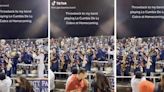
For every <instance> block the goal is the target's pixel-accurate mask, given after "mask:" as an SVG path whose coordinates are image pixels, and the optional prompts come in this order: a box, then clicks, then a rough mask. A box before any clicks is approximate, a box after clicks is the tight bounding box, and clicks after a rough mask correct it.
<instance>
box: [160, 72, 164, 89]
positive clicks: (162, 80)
mask: <svg viewBox="0 0 164 92" xmlns="http://www.w3.org/2000/svg"><path fill="white" fill-rule="evenodd" d="M160 85H161V90H163V91H164V75H162V77H161V83H160Z"/></svg>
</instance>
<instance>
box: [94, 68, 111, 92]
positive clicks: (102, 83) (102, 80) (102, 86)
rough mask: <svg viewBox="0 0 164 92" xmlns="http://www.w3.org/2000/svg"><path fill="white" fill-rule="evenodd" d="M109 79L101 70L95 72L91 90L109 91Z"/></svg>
mask: <svg viewBox="0 0 164 92" xmlns="http://www.w3.org/2000/svg"><path fill="white" fill-rule="evenodd" d="M109 84H110V83H109V80H108V79H107V77H106V76H105V75H104V73H103V72H100V71H99V72H96V75H95V79H94V81H93V82H92V87H93V91H92V92H111V89H110V85H109Z"/></svg>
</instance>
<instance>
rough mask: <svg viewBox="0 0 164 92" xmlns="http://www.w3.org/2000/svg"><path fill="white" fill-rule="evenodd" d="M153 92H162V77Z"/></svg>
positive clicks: (163, 88)
mask: <svg viewBox="0 0 164 92" xmlns="http://www.w3.org/2000/svg"><path fill="white" fill-rule="evenodd" d="M155 92H164V75H162V76H161V82H160V83H159V84H157V86H156V87H155Z"/></svg>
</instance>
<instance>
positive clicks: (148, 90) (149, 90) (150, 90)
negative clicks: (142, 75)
mask: <svg viewBox="0 0 164 92" xmlns="http://www.w3.org/2000/svg"><path fill="white" fill-rule="evenodd" d="M154 89H155V85H154V84H153V83H152V82H150V81H148V80H143V81H141V82H140V83H139V92H154Z"/></svg>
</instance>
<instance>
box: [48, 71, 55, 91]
mask: <svg viewBox="0 0 164 92" xmlns="http://www.w3.org/2000/svg"><path fill="white" fill-rule="evenodd" d="M49 72H50V92H53V91H54V88H55V83H54V80H55V75H54V73H53V72H52V70H51V69H49Z"/></svg>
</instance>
